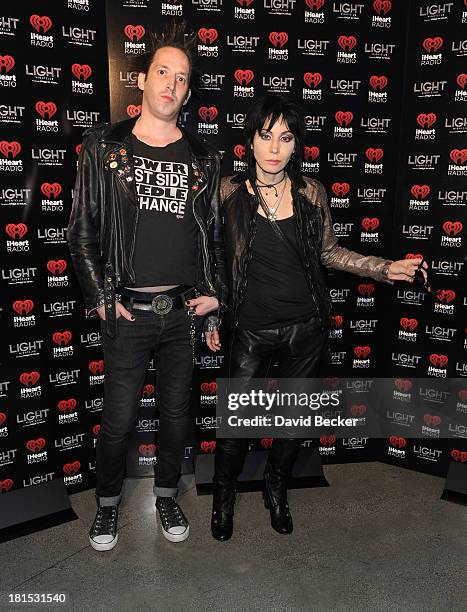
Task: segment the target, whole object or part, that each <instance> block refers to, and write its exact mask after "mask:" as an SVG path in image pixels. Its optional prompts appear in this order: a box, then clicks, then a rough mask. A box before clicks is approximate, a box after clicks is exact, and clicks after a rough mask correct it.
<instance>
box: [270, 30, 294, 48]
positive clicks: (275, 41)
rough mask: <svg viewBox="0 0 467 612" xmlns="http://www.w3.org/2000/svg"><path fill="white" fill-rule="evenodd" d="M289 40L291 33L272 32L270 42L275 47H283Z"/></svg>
mask: <svg viewBox="0 0 467 612" xmlns="http://www.w3.org/2000/svg"><path fill="white" fill-rule="evenodd" d="M288 40H289V35H288V34H287V33H286V32H270V34H269V42H270V43H271V45H274V47H278V48H279V49H281V48H282V47H283V46H284V45H285V44H286V43H287V41H288Z"/></svg>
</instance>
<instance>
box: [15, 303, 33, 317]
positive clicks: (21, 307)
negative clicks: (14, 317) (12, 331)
mask: <svg viewBox="0 0 467 612" xmlns="http://www.w3.org/2000/svg"><path fill="white" fill-rule="evenodd" d="M12 308H13V310H14V311H15V312H17V313H18V314H19V315H20V316H21V317H23V316H27V315H28V314H29V313H30V312H31V311H32V309H33V308H34V302H33V301H32V300H16V301H15V302H13V304H12Z"/></svg>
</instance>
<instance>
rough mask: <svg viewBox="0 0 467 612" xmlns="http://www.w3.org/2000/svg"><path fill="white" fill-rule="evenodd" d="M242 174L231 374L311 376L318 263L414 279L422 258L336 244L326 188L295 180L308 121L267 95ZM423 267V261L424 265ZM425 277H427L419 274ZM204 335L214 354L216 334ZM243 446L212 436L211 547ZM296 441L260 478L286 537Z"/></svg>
mask: <svg viewBox="0 0 467 612" xmlns="http://www.w3.org/2000/svg"><path fill="white" fill-rule="evenodd" d="M245 140H246V160H247V172H246V173H245V174H243V175H237V176H234V177H227V178H224V179H223V180H222V185H221V201H222V204H223V208H222V209H223V216H224V230H225V247H226V259H227V275H228V281H229V295H230V297H229V310H228V313H229V318H230V321H229V323H230V327H231V329H232V334H231V338H230V341H229V342H230V346H229V350H228V351H227V354H228V355H230V358H229V377H232V378H242V379H244V380H248V379H249V378H257V377H263V376H265V375H266V373H267V369H268V366H269V364H270V363H271V360H272V359H273V358H274V359H277V360H278V364H279V370H280V376H281V377H284V378H308V377H312V376H315V375H316V371H317V367H318V365H319V361H320V357H321V355H322V352H323V347H324V346H325V344H326V336H327V323H328V319H329V314H330V310H331V309H330V300H329V297H328V291H327V288H326V285H325V283H324V279H323V276H322V273H321V270H320V264H324V265H325V266H326V267H329V268H334V269H337V270H345V271H347V272H352V273H354V274H358V275H360V276H370V277H372V278H373V279H375V280H380V281H386V282H391V281H393V280H405V281H413V279H414V276H415V273H416V271H417V270H418V269H419V267H420V265H421V263H422V262H421V260H420V258H418V259H417V258H414V259H408V260H400V261H391V260H386V259H381V258H380V257H375V256H371V255H370V256H364V255H361V254H359V253H355V252H354V251H350V250H349V249H346V248H344V247H340V246H338V244H337V240H336V237H335V235H334V231H333V226H332V220H331V216H330V213H329V208H328V205H327V198H326V191H325V189H324V187H323V185H322V184H321V183H320V182H318V181H316V180H314V179H310V178H305V177H303V176H302V174H301V161H302V151H303V145H304V123H303V121H302V118H301V114H300V110H299V107H298V106H297V105H296V104H295V103H293V102H290V101H288V100H287V99H285V98H283V97H280V96H272V95H270V96H266V97H264V98H262V99H259V100H258V101H257V102H255V103H254V104H253V106H252V107H251V108H250V109H249V111H248V112H247V115H246V119H245ZM424 267H426V264H424ZM422 273H423V275H424V276H425V277H426V272H425V270H424V269H423V268H422ZM208 330H209V331H206V342H207V344H208V346H209V348H210V349H211V350H213V351H218V350H219V349H220V342H219V333H218V330H217V329H215V328H213V327H208ZM248 443H249V440H248V439H218V441H217V448H216V463H215V475H214V496H213V512H212V522H211V529H212V534H213V536H214V538H216V539H217V540H228V539H229V538H230V537H231V535H232V530H233V508H234V501H235V486H236V481H237V478H238V476H239V475H240V473H241V471H242V468H243V464H244V459H245V455H246V452H247V449H248ZM299 446H300V440H298V439H278V438H276V439H275V440H274V442H273V445H272V448H271V450H270V452H269V456H268V460H267V464H266V469H265V473H264V478H265V488H264V502H265V506H266V508H269V510H270V514H271V525H272V527H273V528H274V529H275V530H276V531H277V532H279V533H291V532H292V529H293V523H292V517H291V514H290V511H289V507H288V504H287V479H288V477H289V476H290V473H291V471H292V467H293V464H294V461H295V458H296V456H297V453H298V450H299Z"/></svg>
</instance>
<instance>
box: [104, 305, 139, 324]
mask: <svg viewBox="0 0 467 612" xmlns="http://www.w3.org/2000/svg"><path fill="white" fill-rule="evenodd" d="M115 311H116V313H117V319H119V318H120V317H125V319H127V320H128V321H134V320H135V317H134V316H133V315H132V314H131V312H129V311H128V310H127V309H126V308H125V306H122V304H120V302H115ZM97 314H98V315H99V317H100V318H101V319H102V320H103V321H105V306H104V305H102V306H99V308H98V309H97Z"/></svg>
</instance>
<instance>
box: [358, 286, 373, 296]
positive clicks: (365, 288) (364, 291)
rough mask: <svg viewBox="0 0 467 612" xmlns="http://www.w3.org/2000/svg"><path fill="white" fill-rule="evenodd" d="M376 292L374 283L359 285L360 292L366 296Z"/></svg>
mask: <svg viewBox="0 0 467 612" xmlns="http://www.w3.org/2000/svg"><path fill="white" fill-rule="evenodd" d="M374 292H375V285H374V283H360V284H359V285H358V293H359V294H360V295H363V296H364V297H370V296H371V295H373V294H374Z"/></svg>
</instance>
